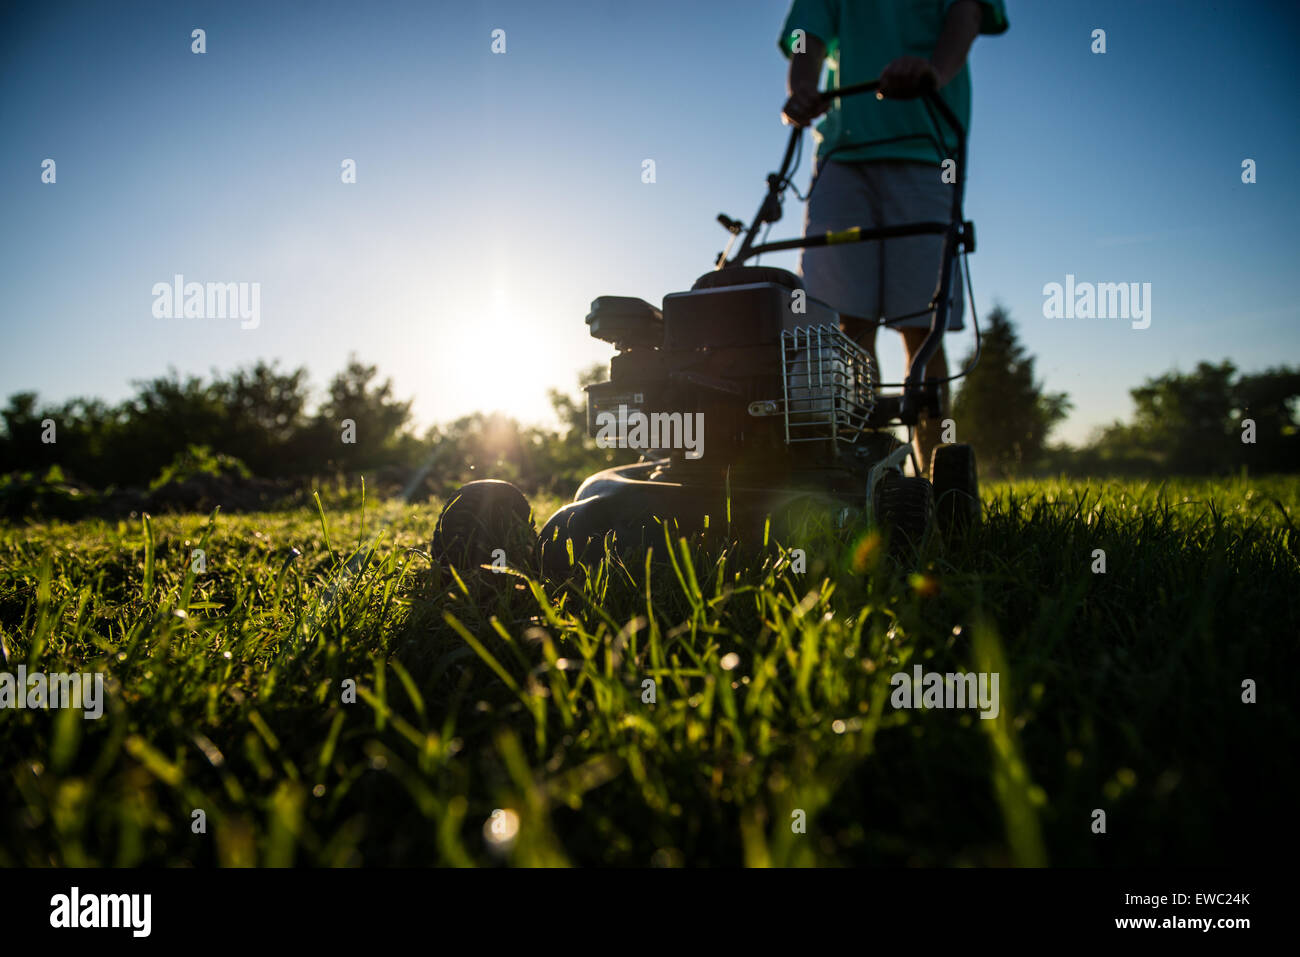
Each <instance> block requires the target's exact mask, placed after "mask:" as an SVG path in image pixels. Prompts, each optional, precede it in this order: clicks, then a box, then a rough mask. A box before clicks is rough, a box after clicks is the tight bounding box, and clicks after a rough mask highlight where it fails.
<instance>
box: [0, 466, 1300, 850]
mask: <svg viewBox="0 0 1300 957" xmlns="http://www.w3.org/2000/svg"><path fill="white" fill-rule="evenodd" d="M546 504H547V505H548V506H549V505H554V504H555V503H546ZM437 511H438V510H437V507H436V506H434V505H423V506H418V507H417V506H408V505H404V504H401V503H398V502H383V503H378V504H376V503H373V502H372V503H368V504H367V505H366V506H365V507H364V509H363V508H360V507H349V508H346V509H343V508H340V507H334V508H330V507H325V508H323V509H321V510H319V511H318V510H308V511H299V512H289V513H261V514H246V515H225V514H217V515H215V516H209V515H178V516H163V515H159V516H153V517H152V518H145V517H141V518H138V519H133V520H130V521H123V522H108V523H105V522H100V521H88V522H81V523H76V524H60V523H52V524H29V525H22V526H8V527H5V528H0V642H2V645H3V647H2V648H0V651H2V652H3V656H4V659H5V664H4V665H3V667H2V668H0V670H3V671H8V672H15V671H16V670H17V668H18V666H19V665H20V664H21V665H26V667H27V668H28V670H29V671H43V672H102V673H103V674H104V676H105V690H106V697H107V701H106V704H105V708H104V714H103V717H102V718H100V719H99V720H85V719H84V718H83V717H82V715H81V713H80V712H79V711H75V710H60V711H43V710H28V709H4V710H0V781H2V782H3V783H0V804H2V805H3V809H2V810H0V864H3V865H49V864H55V865H91V864H106V865H138V864H149V865H180V866H210V865H246V864H259V865H284V864H307V865H329V866H334V865H424V864H445V865H495V864H501V863H508V864H515V865H559V864H587V865H592V864H605V865H633V866H645V865H662V866H673V865H688V866H691V865H695V866H700V865H729V866H730V865H740V864H746V865H762V864H773V865H800V866H802V865H869V866H870V865H886V866H896V865H909V866H911V865H921V866H931V865H939V866H946V865H1043V864H1050V865H1082V866H1094V865H1157V864H1160V865H1195V864H1210V865H1220V864H1231V863H1243V864H1244V863H1250V862H1254V861H1256V860H1259V859H1265V858H1267V857H1268V856H1269V854H1270V853H1271V852H1272V848H1273V845H1274V844H1275V842H1276V840H1277V832H1278V830H1279V829H1281V828H1283V827H1285V826H1286V825H1285V824H1284V822H1286V821H1288V820H1289V819H1290V816H1291V814H1292V813H1293V808H1294V804H1295V800H1296V792H1295V787H1294V784H1293V775H1292V773H1291V762H1293V761H1294V756H1295V754H1296V751H1297V744H1300V741H1298V740H1297V738H1298V737H1300V736H1298V735H1297V729H1298V727H1300V724H1298V722H1297V714H1296V695H1295V694H1294V690H1293V687H1292V685H1291V683H1290V678H1289V677H1288V676H1289V675H1292V674H1295V673H1296V672H1295V665H1296V655H1295V649H1296V641H1297V635H1298V634H1300V628H1298V627H1297V626H1298V624H1300V613H1298V611H1297V607H1298V605H1300V601H1298V599H1297V596H1298V595H1300V563H1298V556H1300V533H1297V531H1296V528H1295V522H1296V521H1297V516H1300V480H1297V479H1292V478H1287V479H1268V478H1264V479H1249V480H1246V479H1238V480H1232V481H1225V482H1218V483H1209V482H1193V481H1170V482H1167V483H1138V482H1132V483H1122V482H1102V481H1098V482H1093V483H1065V482H1060V483H1058V482H1024V483H1015V484H1003V485H997V486H992V487H989V488H987V489H986V490H985V502H984V513H985V514H984V522H983V523H982V525H980V526H979V527H978V528H976V529H974V530H973V531H971V532H970V533H968V534H966V535H965V536H962V537H959V538H957V539H955V540H953V541H949V542H940V541H931V542H929V543H928V544H927V545H926V546H925V547H924V548H923V550H922V553H921V554H920V555H919V556H917V557H915V559H914V560H912V561H911V562H908V563H902V564H900V563H897V562H895V561H894V560H893V559H892V558H891V557H889V554H888V552H887V549H886V548H885V547H884V543H882V542H881V541H880V540H879V539H878V537H876V536H874V535H873V534H871V533H870V532H869V531H865V530H860V531H857V532H853V533H850V534H847V535H841V536H839V537H829V536H827V535H826V534H824V533H817V534H814V533H811V532H810V533H808V540H807V541H791V542H785V543H775V542H772V543H769V546H768V547H767V548H764V549H758V548H748V549H744V550H741V549H736V548H732V549H723V548H721V547H719V546H716V545H711V544H705V543H701V542H685V541H676V542H673V543H672V545H671V547H670V546H669V544H668V542H667V541H665V542H664V543H662V544H660V545H658V546H657V547H656V548H655V549H654V550H653V551H652V553H651V554H650V555H649V556H648V557H647V556H645V555H641V556H631V557H629V558H628V559H627V560H626V561H624V560H619V559H611V560H607V561H606V562H603V563H601V564H600V565H599V566H597V567H596V568H594V569H591V570H590V573H589V574H587V575H585V576H582V577H581V578H580V580H579V581H577V582H576V583H574V584H571V585H568V586H564V587H559V588H555V587H550V588H548V587H544V586H543V585H541V584H539V583H537V582H536V581H533V580H531V579H529V578H527V577H526V576H525V575H524V574H523V573H522V572H521V571H518V570H515V569H511V570H508V571H506V572H504V573H499V574H497V573H493V572H490V571H487V570H469V569H466V570H463V571H462V573H461V574H455V573H452V572H449V571H448V570H446V569H442V568H436V567H434V566H433V565H432V564H431V562H430V559H429V555H428V542H429V539H430V536H431V533H432V530H433V526H434V523H435V521H436V519H437ZM547 511H548V509H547V508H539V512H541V513H543V514H542V515H541V518H543V519H544V518H545V513H546V512H547ZM539 524H540V523H539ZM795 548H798V549H801V550H802V556H801V561H798V562H796V561H795V560H794V554H793V553H792V551H791V549H795ZM195 549H201V550H202V558H201V560H200V559H199V558H198V556H196V554H195ZM1098 549H1100V550H1102V551H1103V552H1104V572H1103V571H1101V570H1100V569H1101V562H1102V560H1103V558H1102V556H1100V555H1099V554H1098V552H1097V550H1098ZM805 564H806V567H804V566H805ZM795 566H798V567H800V568H803V570H802V572H800V571H796V570H795ZM916 665H921V666H922V668H923V670H924V671H926V672H931V671H933V672H943V673H948V672H953V673H960V672H964V671H972V672H984V673H996V674H997V675H998V679H999V683H998V688H999V696H1000V701H999V707H998V713H997V716H996V717H990V718H982V717H980V712H979V711H978V710H971V709H964V710H963V709H938V708H932V709H928V710H927V709H910V710H909V709H903V708H897V707H895V706H894V704H893V702H892V701H891V698H892V697H893V691H894V686H893V685H892V684H891V677H892V676H893V675H894V674H896V673H899V672H906V673H907V674H908V675H909V676H910V675H911V674H912V671H913V668H914V667H915V666H916ZM1247 681H1253V682H1255V683H1256V686H1255V689H1254V697H1255V701H1254V702H1253V703H1250V702H1247V701H1243V695H1246V692H1244V691H1243V682H1247ZM650 682H653V684H650ZM651 692H653V701H650V700H648V699H649V698H650V697H651ZM1246 696H1247V697H1250V696H1249V695H1246ZM990 713H991V712H990ZM1288 755H1290V757H1288ZM1098 811H1101V812H1104V820H1105V830H1104V832H1099V831H1098V827H1099V824H1098V822H1099V821H1100V820H1101V818H1100V817H1099V816H1098V814H1097V812H1098ZM197 812H202V813H201V814H200V813H197Z"/></svg>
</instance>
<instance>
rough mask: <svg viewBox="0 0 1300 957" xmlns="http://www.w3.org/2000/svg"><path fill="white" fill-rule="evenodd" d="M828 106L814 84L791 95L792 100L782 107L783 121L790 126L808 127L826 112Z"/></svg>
mask: <svg viewBox="0 0 1300 957" xmlns="http://www.w3.org/2000/svg"><path fill="white" fill-rule="evenodd" d="M827 105H828V104H827V103H826V102H825V101H823V100H822V95H821V91H820V90H818V89H817V84H815V83H814V84H813V85H812V86H811V87H805V88H803V89H799V90H794V91H793V92H792V93H791V94H790V99H788V100H786V101H785V106H783V107H781V121H782V122H783V123H786V124H787V125H790V126H807V125H808V124H809V123H811V122H812V121H813V120H815V119H816V118H817V117H819V116H821V115H822V114H823V113H825V112H826V107H827Z"/></svg>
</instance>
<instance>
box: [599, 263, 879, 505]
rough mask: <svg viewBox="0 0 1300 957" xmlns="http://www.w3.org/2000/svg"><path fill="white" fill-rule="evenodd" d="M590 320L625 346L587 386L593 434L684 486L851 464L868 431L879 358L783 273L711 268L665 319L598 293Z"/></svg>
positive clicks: (678, 296)
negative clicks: (655, 464) (847, 454)
mask: <svg viewBox="0 0 1300 957" xmlns="http://www.w3.org/2000/svg"><path fill="white" fill-rule="evenodd" d="M587 325H588V327H589V330H590V332H591V335H592V336H594V337H595V338H597V339H601V340H603V341H605V342H609V343H611V344H612V345H613V346H614V347H615V348H616V349H617V350H618V352H617V354H616V355H615V356H614V357H613V358H612V359H611V361H610V378H609V381H608V382H602V383H598V384H596V385H592V386H588V387H587V425H588V431H589V433H590V434H591V435H592V436H593V437H595V438H596V439H597V441H598V442H599V443H600V444H601V445H602V446H606V447H608V446H611V445H615V446H617V447H620V448H635V449H638V450H640V451H642V452H643V453H646V454H647V455H649V454H650V453H652V452H653V453H654V455H653V457H655V458H668V459H670V460H671V463H672V469H673V472H674V475H675V477H680V478H684V479H689V480H692V481H707V476H715V477H720V476H721V475H723V474H727V475H728V476H729V479H730V480H735V479H741V480H743V478H744V477H745V475H746V474H747V473H751V474H754V475H762V476H764V477H765V478H766V479H767V480H768V481H770V480H771V479H772V478H774V477H777V476H780V475H785V474H789V473H790V472H792V471H795V470H799V469H809V468H811V469H825V468H834V467H836V466H837V465H840V466H841V467H842V465H841V460H842V458H843V455H844V451H845V447H846V446H851V445H853V444H854V443H855V442H856V441H857V439H858V437H859V436H860V435H861V434H862V433H863V432H865V431H866V430H867V419H868V417H869V416H870V415H871V411H872V409H873V407H874V405H875V398H876V385H877V380H876V377H875V372H874V367H873V364H872V362H871V358H870V356H869V355H868V354H867V353H866V352H865V351H864V350H863V349H862V348H861V347H860V346H858V345H857V343H855V342H853V341H852V340H851V339H849V338H848V337H847V336H846V335H844V333H843V332H841V331H840V327H839V315H838V314H837V313H836V312H835V311H834V310H833V309H831V308H830V307H829V306H827V305H825V304H824V303H821V302H819V301H817V300H815V299H812V298H810V297H809V296H808V295H807V293H806V291H805V290H804V288H803V285H802V282H801V281H800V280H799V279H798V277H796V276H795V275H793V274H792V273H789V272H786V271H785V270H779V269H771V268H761V267H745V268H730V269H725V270H721V271H717V272H710V273H707V274H705V275H704V276H703V277H701V278H700V279H699V280H698V281H697V282H696V283H695V285H694V286H693V287H692V289H691V290H690V291H689V292H679V293H672V294H670V295H668V296H666V297H664V303H663V311H662V313H661V312H660V311H659V310H658V309H655V308H654V307H653V306H651V305H650V304H649V303H647V302H645V301H644V300H642V299H634V298H627V297H622V296H602V297H600V298H598V299H596V300H595V301H594V302H593V303H592V308H591V312H590V313H589V314H588V316H587ZM705 424H707V441H708V445H707V448H706V447H705V445H704V444H703V440H704V438H705V436H704V426H705Z"/></svg>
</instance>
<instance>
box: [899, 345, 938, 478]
mask: <svg viewBox="0 0 1300 957" xmlns="http://www.w3.org/2000/svg"><path fill="white" fill-rule="evenodd" d="M900 331H901V332H902V333H903V352H904V354H905V356H906V358H905V360H904V361H905V362H906V368H907V369H911V368H912V357H913V356H915V355H916V354H917V353H918V352H920V351H921V344H922V343H924V342H925V337H926V336H928V335H929V334H930V330H929V329H902V330H900ZM904 374H906V373H904ZM925 377H926V378H927V379H946V378H948V358H947V356H946V355H945V354H944V350H943V342H942V341H941V342H940V343H939V349H938V351H937V352H935V354H934V355H933V356H932V357H931V358H930V364H929V365H928V366H926V369H925ZM939 408H940V413H939V417H938V418H937V419H934V418H931V417H930V416H929V415H927V414H926V413H925V412H922V413H921V417H920V420H919V421H918V422H917V424H916V429H915V430H914V432H913V439H912V447H913V448H914V449H915V450H916V459H917V462H918V463H919V464H920V466H921V474H922V475H928V473H929V471H930V456H931V454H932V453H933V452H934V448H935V446H937V445H939V435H940V433H941V431H942V423H943V420H944V419H946V418H947V417H948V413H949V406H948V384H947V383H944V384H943V385H940V386H939Z"/></svg>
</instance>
